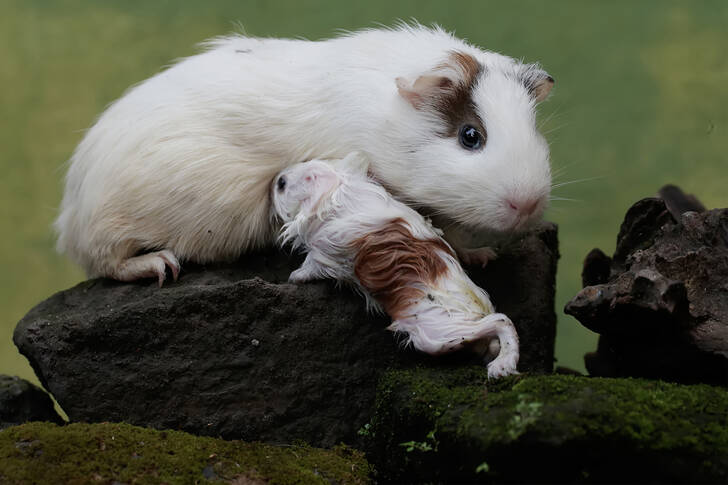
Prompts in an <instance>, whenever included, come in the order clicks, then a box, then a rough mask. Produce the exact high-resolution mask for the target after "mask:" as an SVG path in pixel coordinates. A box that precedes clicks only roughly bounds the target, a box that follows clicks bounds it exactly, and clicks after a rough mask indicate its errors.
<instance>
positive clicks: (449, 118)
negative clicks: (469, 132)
mask: <svg viewBox="0 0 728 485" xmlns="http://www.w3.org/2000/svg"><path fill="white" fill-rule="evenodd" d="M441 67H442V68H450V69H455V70H456V71H457V72H458V73H459V79H458V80H457V81H458V82H455V83H453V82H451V83H450V85H449V86H447V87H446V88H444V89H442V90H441V92H440V95H439V96H436V97H435V98H434V100H433V101H434V102H433V104H432V106H433V107H434V108H435V109H436V110H437V111H438V113H440V115H442V117H443V119H444V120H445V122H446V129H445V130H444V132H443V133H442V134H443V136H447V137H452V136H457V135H458V132H459V131H460V128H461V127H462V126H463V125H465V124H469V125H473V126H474V127H475V128H477V130H478V131H479V132H480V134H481V135H483V143H485V138H486V137H487V134H486V132H485V127H484V126H483V120H481V119H480V116H478V113H477V112H476V111H475V103H473V89H475V83H476V82H477V81H478V77H479V76H480V75H481V74H482V72H483V66H482V65H481V64H480V63H479V62H478V61H477V59H475V58H474V57H473V56H471V55H470V54H465V53H464V52H459V51H455V52H452V53H451V54H450V57H449V59H448V63H447V64H446V65H443V66H441Z"/></svg>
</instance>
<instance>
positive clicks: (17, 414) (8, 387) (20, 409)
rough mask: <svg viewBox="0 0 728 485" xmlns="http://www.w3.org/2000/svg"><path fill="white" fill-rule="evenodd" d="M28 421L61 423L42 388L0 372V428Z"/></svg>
mask: <svg viewBox="0 0 728 485" xmlns="http://www.w3.org/2000/svg"><path fill="white" fill-rule="evenodd" d="M28 421H50V422H52V423H57V424H61V423H63V419H61V417H60V416H59V415H58V413H56V410H55V409H53V401H51V398H50V397H49V396H48V394H46V393H45V392H43V390H42V389H39V388H38V387H36V386H34V385H33V384H31V383H30V382H28V381H26V380H24V379H21V378H19V377H11V376H7V375H3V374H0V430H1V429H5V428H8V427H10V426H15V425H18V424H22V423H26V422H28Z"/></svg>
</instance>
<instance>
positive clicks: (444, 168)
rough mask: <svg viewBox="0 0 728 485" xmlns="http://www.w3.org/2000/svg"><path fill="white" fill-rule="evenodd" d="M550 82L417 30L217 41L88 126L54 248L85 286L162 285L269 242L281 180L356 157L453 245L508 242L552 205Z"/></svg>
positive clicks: (74, 160)
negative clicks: (545, 118)
mask: <svg viewBox="0 0 728 485" xmlns="http://www.w3.org/2000/svg"><path fill="white" fill-rule="evenodd" d="M552 85H553V79H552V78H551V77H550V76H549V75H548V74H547V73H546V72H544V71H543V70H541V69H540V68H539V67H538V65H535V64H523V63H521V62H519V61H516V60H514V59H512V58H510V57H506V56H503V55H500V54H496V53H494V52H489V51H485V50H481V49H479V48H477V47H475V46H473V45H470V44H468V43H466V42H464V41H463V40H460V39H458V38H456V37H454V36H453V35H451V34H449V33H447V32H444V31H443V30H441V29H439V28H424V27H421V26H419V25H412V26H409V25H403V26H400V27H398V28H395V29H373V30H364V31H361V32H355V33H351V34H346V35H343V36H341V37H338V38H334V39H329V40H324V41H316V42H311V41H306V40H286V39H261V38H251V37H245V36H241V35H233V36H229V37H224V38H218V39H215V40H212V41H210V42H208V43H207V44H206V50H205V51H204V52H203V53H201V54H198V55H195V56H192V57H189V58H186V59H183V60H181V61H180V62H178V63H176V64H174V65H173V66H172V67H170V68H168V69H166V70H164V71H162V72H160V73H159V74H157V75H155V76H153V77H151V78H150V79H147V80H146V81H144V82H142V83H140V84H138V85H136V86H134V87H133V88H131V89H129V90H128V91H127V92H126V93H125V94H124V95H123V96H122V97H121V98H120V99H119V100H117V101H116V102H114V103H113V104H111V105H110V106H109V107H108V108H107V109H106V111H105V112H104V113H102V114H101V116H100V117H99V118H98V120H97V121H96V123H95V124H94V125H93V126H92V127H91V128H90V129H89V130H88V132H87V133H86V135H85V136H84V138H83V140H82V141H81V142H80V144H79V145H78V147H77V148H76V150H75V152H74V153H73V156H72V157H71V160H70V167H69V170H68V173H67V176H66V185H65V192H64V196H63V201H62V203H61V208H60V214H59V216H58V219H57V220H56V222H55V228H56V230H57V232H58V249H59V250H60V251H61V252H65V253H67V254H68V255H69V256H70V257H71V258H72V259H73V260H75V261H76V262H78V263H79V264H81V265H82V266H83V268H84V269H85V270H86V272H87V273H88V274H89V276H107V277H112V278H116V279H119V280H124V281H130V280H135V279H138V278H144V277H157V278H159V281H160V284H161V282H162V281H163V280H164V277H165V266H168V267H170V268H171V269H172V273H173V275H175V276H176V275H177V272H178V271H179V261H184V260H189V261H195V262H201V263H205V262H211V261H220V260H233V259H235V258H237V257H238V256H239V255H240V254H241V253H242V252H245V251H247V250H250V249H253V248H257V247H261V246H265V245H269V244H272V243H273V235H274V234H275V229H276V228H275V227H274V225H273V224H271V221H270V219H269V218H268V214H269V210H270V207H269V197H268V187H269V185H270V182H271V180H273V178H274V177H275V176H276V174H277V173H278V172H280V171H281V170H282V169H284V168H285V167H286V166H289V165H291V164H293V163H296V162H299V161H301V160H310V159H313V158H339V159H340V158H343V157H344V156H346V154H348V153H350V152H352V151H360V152H362V153H364V154H365V156H366V157H367V158H368V159H369V161H370V170H371V172H372V174H373V176H374V177H375V178H376V180H377V181H379V182H380V183H381V184H383V185H384V186H385V187H386V188H387V190H389V191H390V192H391V193H392V194H393V195H394V196H395V197H396V198H398V199H399V200H401V201H403V202H405V203H407V204H409V205H411V206H412V207H415V208H417V209H418V210H420V211H422V212H423V213H425V214H432V215H437V216H438V217H441V218H443V220H438V224H439V225H441V226H442V227H446V226H447V227H448V228H453V237H455V236H454V234H455V233H457V232H458V230H460V229H466V230H465V231H461V232H465V233H470V232H472V231H475V232H480V231H486V230H487V231H496V232H511V231H514V230H519V229H521V228H523V227H524V226H526V225H527V224H529V223H530V222H531V221H534V220H537V219H539V218H540V216H541V214H542V213H543V211H544V208H545V206H546V204H547V201H548V197H549V192H550V184H551V182H550V168H549V150H548V146H547V144H546V141H545V140H544V138H543V137H542V136H541V134H540V133H539V132H538V130H537V128H536V115H535V106H536V104H537V103H538V102H539V101H541V100H543V99H544V98H546V96H547V95H548V93H549V91H550V90H551V87H552ZM446 236H447V237H449V236H448V235H447V234H446ZM461 240H462V239H461ZM462 254H463V255H464V256H467V255H468V254H471V253H468V252H462ZM472 254H477V253H472ZM480 254H481V255H482V254H485V255H486V257H487V255H489V254H490V253H487V252H486V253H480Z"/></svg>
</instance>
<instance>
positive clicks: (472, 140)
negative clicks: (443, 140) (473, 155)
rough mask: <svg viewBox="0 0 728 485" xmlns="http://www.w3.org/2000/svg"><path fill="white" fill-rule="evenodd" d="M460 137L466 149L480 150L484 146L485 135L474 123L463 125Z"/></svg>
mask: <svg viewBox="0 0 728 485" xmlns="http://www.w3.org/2000/svg"><path fill="white" fill-rule="evenodd" d="M458 138H459V139H460V144H461V145H462V146H463V148H465V149H466V150H478V149H479V148H482V147H483V135H481V134H480V132H479V131H478V130H477V129H476V128H475V127H474V126H472V125H463V127H462V128H460V133H459V134H458Z"/></svg>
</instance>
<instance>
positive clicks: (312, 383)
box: [14, 224, 558, 446]
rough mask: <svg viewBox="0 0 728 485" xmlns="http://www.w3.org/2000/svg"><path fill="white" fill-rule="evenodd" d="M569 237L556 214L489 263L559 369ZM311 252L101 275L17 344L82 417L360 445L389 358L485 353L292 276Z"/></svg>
mask: <svg viewBox="0 0 728 485" xmlns="http://www.w3.org/2000/svg"><path fill="white" fill-rule="evenodd" d="M556 244H557V242H556V228H555V226H553V225H550V224H545V225H544V226H542V227H541V228H540V229H539V230H537V231H536V232H534V233H532V234H530V235H528V236H527V237H525V238H524V239H523V240H522V241H520V242H519V243H517V244H515V245H514V246H513V250H512V252H511V253H505V254H502V255H501V257H500V258H499V259H498V260H496V261H494V262H493V263H491V264H490V265H489V266H488V268H487V270H486V271H484V272H481V271H480V270H478V271H476V273H477V274H476V275H475V279H476V280H477V281H478V282H480V283H481V284H482V286H484V287H485V288H486V289H487V290H488V291H490V293H491V294H492V296H493V300H494V302H495V303H496V305H497V307H498V309H499V310H500V311H503V312H504V313H507V314H508V315H509V316H510V317H511V319H512V320H513V321H514V323H515V325H516V327H517V329H518V332H519V334H520V336H521V353H522V360H521V365H520V366H519V369H520V370H521V371H531V372H548V371H550V370H551V368H552V362H553V342H554V332H555V323H556V318H555V314H554V309H553V295H554V281H555V269H556V258H557V255H558V251H557V246H556ZM299 262H300V258H291V257H290V256H288V255H281V254H279V253H268V254H257V255H251V256H249V257H247V258H245V259H243V260H241V261H239V262H238V263H236V264H233V265H216V266H208V267H206V268H202V267H195V266H192V265H189V266H186V267H184V268H183V273H182V274H181V276H180V279H179V281H178V282H176V283H167V284H165V286H164V287H163V288H161V289H160V288H157V286H156V284H155V282H154V281H148V282H142V283H135V284H124V283H119V282H115V281H110V280H100V279H98V280H91V281H87V282H85V283H81V284H80V285H78V286H76V287H74V288H72V289H70V290H66V291H63V292H60V293H58V294H56V295H54V296H53V297H51V298H49V299H48V300H46V301H44V302H42V303H40V304H39V305H38V306H36V307H35V308H33V309H32V310H31V311H30V312H29V313H28V315H26V316H25V317H24V318H23V320H21V322H20V323H19V324H18V326H17V328H16V331H15V336H14V339H15V343H16V345H17V346H18V348H19V349H20V351H21V352H22V353H23V354H24V355H25V356H26V357H27V358H28V359H29V361H30V363H31V365H32V366H33V368H34V369H35V371H36V374H37V375H38V376H39V378H40V380H41V382H42V383H43V385H44V386H45V387H46V388H47V389H48V390H49V391H50V392H51V393H52V394H53V395H54V396H55V398H56V399H57V400H58V402H59V403H60V405H61V407H62V408H63V409H64V411H65V412H66V413H67V414H68V416H69V418H70V419H71V421H89V422H98V421H126V422H129V423H132V424H137V425H143V426H152V427H155V428H160V429H161V428H172V429H182V430H185V431H190V432H193V433H197V434H206V435H214V436H218V435H220V436H223V437H225V438H243V439H246V440H264V441H268V442H274V443H290V442H291V441H293V440H296V439H304V440H306V441H308V442H309V443H312V444H314V445H316V446H331V445H334V444H336V443H338V442H341V441H344V442H347V443H356V441H357V440H358V439H359V438H358V436H357V430H358V429H359V428H360V427H361V426H362V425H363V424H364V423H365V422H366V421H368V420H369V418H370V415H371V410H372V406H373V403H374V396H375V388H376V385H377V381H378V378H379V376H380V375H381V374H382V373H383V372H384V371H385V369H387V368H389V367H391V366H406V365H412V363H413V362H422V363H425V364H427V365H435V366H436V365H440V364H441V363H447V362H450V361H463V360H465V361H468V362H477V360H478V358H477V357H470V356H468V355H466V354H460V355H453V356H452V357H446V358H431V357H428V356H425V355H422V354H417V353H415V352H414V351H410V350H402V349H401V348H400V346H399V345H398V343H397V342H396V341H395V339H394V338H393V336H392V334H391V333H390V332H388V331H386V330H385V327H386V326H387V325H388V324H389V319H388V318H385V317H383V316H379V317H377V316H372V315H368V314H367V313H366V312H365V308H364V304H363V300H362V298H361V297H360V296H358V295H356V294H354V293H353V292H352V291H350V290H348V289H346V288H337V287H336V286H335V285H334V284H333V283H332V282H315V283H310V284H305V285H292V284H287V283H284V282H285V281H286V279H287V277H288V275H289V273H290V271H291V270H292V269H295V268H296V266H297V263H299Z"/></svg>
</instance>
